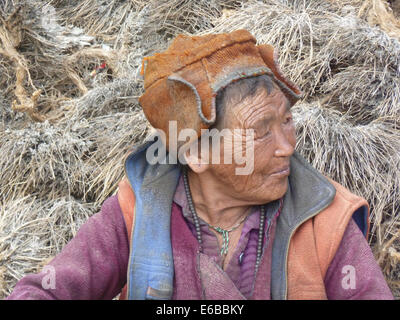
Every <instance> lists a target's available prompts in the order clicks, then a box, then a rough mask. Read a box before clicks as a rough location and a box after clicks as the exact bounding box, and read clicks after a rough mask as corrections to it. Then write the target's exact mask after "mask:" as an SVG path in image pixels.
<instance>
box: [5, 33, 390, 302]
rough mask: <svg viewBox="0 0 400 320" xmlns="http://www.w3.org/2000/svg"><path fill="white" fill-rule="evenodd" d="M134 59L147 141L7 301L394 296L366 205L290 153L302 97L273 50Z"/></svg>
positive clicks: (178, 48) (237, 46)
mask: <svg viewBox="0 0 400 320" xmlns="http://www.w3.org/2000/svg"><path fill="white" fill-rule="evenodd" d="M144 62H145V63H146V65H145V66H144V67H145V68H143V69H145V70H144V84H145V92H144V94H143V95H142V97H141V98H140V104H141V106H142V107H143V110H144V112H145V115H146V117H147V119H148V120H149V122H150V123H151V124H152V126H153V127H155V128H156V129H158V132H159V134H158V135H156V136H155V137H156V138H157V139H155V140H156V141H154V139H153V140H150V141H148V142H146V143H145V144H143V145H142V146H140V147H138V148H136V149H135V150H134V151H133V152H132V153H130V154H129V155H128V157H127V158H126V159H125V173H126V177H125V178H124V179H123V180H122V181H121V183H120V184H119V190H118V194H117V195H115V196H112V197H110V198H109V199H107V200H106V201H105V203H104V204H103V206H102V209H101V211H100V212H99V213H97V214H95V215H94V216H93V217H91V218H90V219H89V220H88V221H87V222H86V223H85V224H84V225H83V226H82V227H81V229H80V230H79V232H78V234H77V235H76V236H75V238H73V239H72V240H71V241H70V242H69V243H68V244H67V245H66V247H65V248H64V249H63V250H62V252H61V253H59V254H58V255H57V256H56V257H55V258H54V259H53V260H52V261H51V262H50V263H49V265H48V266H46V268H45V270H46V271H43V272H41V273H39V274H35V275H28V276H26V277H24V278H23V279H22V280H20V281H19V282H18V284H17V285H16V287H15V289H14V291H13V293H12V294H11V295H10V296H9V299H112V298H114V297H115V296H116V295H118V294H119V293H120V292H121V290H122V294H121V297H122V298H127V299H392V298H393V296H392V294H391V292H390V290H389V288H388V286H387V284H386V282H385V280H384V277H383V275H382V272H381V270H380V268H379V266H378V265H377V263H376V261H375V260H374V257H373V254H372V252H371V250H370V248H369V246H368V242H367V240H366V237H367V236H368V229H369V222H368V212H369V208H368V204H367V202H366V201H365V200H364V199H363V198H361V197H358V196H356V195H354V194H352V193H351V192H350V191H349V190H347V189H345V188H344V187H343V186H341V185H340V184H338V183H336V182H334V181H332V180H331V179H329V178H327V177H325V176H323V175H322V174H321V173H319V172H318V171H316V170H315V169H314V168H312V167H311V166H310V165H309V164H308V163H307V162H306V161H305V160H304V159H303V158H302V157H301V156H300V155H299V154H298V153H297V152H296V151H295V145H296V137H295V128H294V123H293V119H292V115H291V111H290V108H291V107H292V106H293V104H294V103H296V101H297V100H298V99H299V98H300V97H301V92H300V90H299V89H298V88H297V87H296V86H295V85H294V84H293V83H291V82H290V81H288V80H287V79H286V78H285V77H284V76H283V75H282V73H281V72H280V70H279V67H278V65H277V63H276V57H275V55H274V51H273V48H272V47H271V46H269V45H258V46H257V45H256V40H255V38H254V37H253V36H252V35H251V34H249V33H248V32H247V31H245V30H238V31H235V32H232V33H229V34H216V35H207V36H199V37H188V36H178V37H177V38H176V39H175V40H174V41H173V42H172V44H171V46H170V47H169V48H168V49H167V50H166V51H165V52H163V53H161V54H156V55H154V56H152V57H148V58H146V59H145V61H144ZM171 124H174V126H175V127H174V126H171ZM171 128H174V130H172V131H171ZM188 129H190V130H191V132H194V133H195V137H194V139H193V137H192V138H191V139H189V141H186V143H183V142H182V141H180V140H179V138H178V139H177V136H178V134H180V133H182V132H184V131H185V130H188ZM205 129H213V130H214V133H215V132H217V133H218V132H220V131H223V130H225V132H231V133H233V134H232V135H231V137H232V138H235V139H234V140H235V142H234V143H229V141H228V140H225V139H224V141H223V142H222V143H220V142H221V141H220V140H221V139H219V138H221V137H222V136H218V134H217V139H211V138H213V135H209V136H208V138H207V139H203V137H204V132H206V131H205ZM186 132H187V131H186ZM214 136H215V134H214ZM198 138H199V140H197V139H198ZM236 138H237V139H236ZM200 140H201V141H202V143H201V144H199V143H198V141H200ZM209 140H212V143H211V146H207V145H206V144H203V142H204V141H209ZM160 141H161V144H160ZM238 141H239V142H238ZM243 141H244V142H243ZM216 142H218V143H216ZM248 142H250V143H248ZM155 146H157V147H155ZM160 146H164V150H167V151H168V157H161V158H162V159H161V158H160V157H159V156H160V155H162V153H163V148H161V147H160ZM193 146H195V147H193ZM238 146H240V147H241V148H239V151H237V150H236V147H238ZM150 150H151V152H149V151H150ZM243 152H244V153H247V154H250V157H247V156H246V162H248V161H251V165H250V166H249V168H250V170H248V171H247V172H245V173H243V172H242V173H240V174H239V173H238V171H237V169H238V167H243V166H242V164H243V162H242V163H241V164H239V163H237V161H233V162H229V161H224V159H226V158H225V155H226V154H229V153H231V155H235V156H237V155H239V156H242V155H243ZM211 153H212V154H213V155H215V154H217V155H219V156H220V157H219V160H220V161H219V162H218V163H216V162H215V161H210V159H211V156H210V154H211ZM171 155H173V156H171ZM155 157H156V158H157V157H159V158H158V159H159V160H160V159H161V160H160V161H154V158H155ZM178 158H179V159H180V162H176V161H173V160H174V159H175V160H176V159H178ZM235 159H236V157H235ZM171 160H172V161H171ZM182 162H183V163H182ZM247 164H248V163H246V165H247ZM51 284H52V285H51Z"/></svg>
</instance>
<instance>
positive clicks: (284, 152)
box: [209, 87, 296, 204]
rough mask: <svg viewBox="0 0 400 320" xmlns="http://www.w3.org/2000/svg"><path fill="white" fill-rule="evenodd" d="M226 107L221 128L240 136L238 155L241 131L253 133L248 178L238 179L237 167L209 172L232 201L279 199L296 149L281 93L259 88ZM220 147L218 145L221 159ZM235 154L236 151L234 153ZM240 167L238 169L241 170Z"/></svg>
mask: <svg viewBox="0 0 400 320" xmlns="http://www.w3.org/2000/svg"><path fill="white" fill-rule="evenodd" d="M231 103H232V104H231V105H230V106H226V108H225V110H227V113H226V115H225V118H224V122H223V126H224V127H225V128H227V129H231V130H232V131H234V130H233V129H242V130H240V131H239V130H237V131H239V132H241V133H239V134H242V135H243V137H242V139H238V141H240V140H241V141H243V142H242V143H241V145H242V150H241V151H242V154H243V155H244V154H245V153H246V152H251V150H250V151H249V150H246V143H245V141H246V140H245V139H246V138H245V134H244V133H245V130H243V129H253V130H254V131H253V132H254V146H253V149H254V168H253V170H252V172H251V173H250V174H247V175H238V174H236V171H235V169H236V168H237V167H238V165H237V164H235V163H232V164H224V163H223V162H222V164H213V165H210V167H209V170H210V171H211V172H212V174H213V176H215V178H216V179H218V180H219V181H220V182H221V183H222V184H223V185H226V186H229V190H230V191H229V192H230V193H231V195H232V196H233V197H235V198H236V199H243V200H245V201H252V202H254V203H257V204H262V203H267V202H270V201H273V200H276V199H279V198H280V197H282V196H283V195H284V194H285V192H286V190H287V187H288V175H289V170H290V168H289V164H290V157H291V156H292V154H293V152H294V148H295V145H296V136H295V126H294V122H293V119H292V114H291V112H290V110H289V102H288V100H287V98H286V97H285V96H284V94H283V93H282V91H280V90H279V89H277V88H275V89H274V90H273V91H272V92H271V93H270V94H269V95H268V93H267V90H266V89H264V88H262V87H260V88H259V89H258V90H257V91H256V93H255V95H253V96H248V97H246V98H245V99H243V100H242V101H240V102H237V103H235V102H234V101H232V102H231ZM223 149H224V143H221V150H220V151H221V159H223V152H224V151H223ZM234 152H236V151H234ZM243 166H244V165H242V166H240V165H239V167H243Z"/></svg>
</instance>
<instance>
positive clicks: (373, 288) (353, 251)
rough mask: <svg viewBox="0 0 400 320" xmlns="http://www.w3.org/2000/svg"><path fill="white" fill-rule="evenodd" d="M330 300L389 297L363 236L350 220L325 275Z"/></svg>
mask: <svg viewBox="0 0 400 320" xmlns="http://www.w3.org/2000/svg"><path fill="white" fill-rule="evenodd" d="M325 287H326V293H327V296H328V299H331V300H393V295H392V293H391V291H390V289H389V287H388V285H387V283H386V281H385V278H384V277H383V274H382V271H381V269H380V267H379V265H378V263H377V262H376V260H375V258H374V255H373V253H372V250H371V248H370V246H369V245H368V242H367V240H366V239H365V237H364V235H363V234H362V232H361V231H360V229H359V228H358V226H357V225H356V223H355V222H354V221H353V219H351V220H350V222H349V224H348V226H347V229H346V231H345V233H344V236H343V239H342V242H341V244H340V246H339V249H338V251H337V252H336V255H335V257H334V258H333V260H332V262H331V264H330V266H329V268H328V270H327V273H326V275H325Z"/></svg>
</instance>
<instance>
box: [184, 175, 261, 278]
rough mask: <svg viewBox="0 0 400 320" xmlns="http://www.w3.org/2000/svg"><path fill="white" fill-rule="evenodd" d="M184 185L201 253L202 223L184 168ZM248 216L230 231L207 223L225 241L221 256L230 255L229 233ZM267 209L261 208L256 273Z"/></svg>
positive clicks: (259, 259)
mask: <svg viewBox="0 0 400 320" xmlns="http://www.w3.org/2000/svg"><path fill="white" fill-rule="evenodd" d="M183 184H184V186H185V192H186V198H187V200H188V204H189V209H190V211H191V213H192V216H193V222H194V226H195V230H196V236H197V241H198V243H199V246H200V252H203V240H202V236H201V230H200V222H199V217H198V215H197V213H196V209H195V206H194V204H193V198H192V194H191V192H190V187H189V181H188V176H187V169H186V168H184V170H183ZM246 218H247V216H246V217H244V219H242V220H241V221H240V222H238V223H237V224H236V225H234V226H233V227H231V228H230V229H229V230H225V229H222V228H220V227H214V226H212V225H210V224H208V223H207V225H208V226H209V227H211V228H213V229H214V230H215V231H217V232H218V233H221V234H222V239H223V244H222V248H221V252H220V254H221V256H222V255H226V254H227V253H228V245H229V232H231V231H233V230H235V229H236V228H238V227H239V226H240V225H241V224H242V223H243V221H244V220H246ZM264 222H265V207H264V206H261V215H260V227H259V231H258V242H257V257H256V266H255V272H257V269H258V266H259V264H260V261H261V255H262V245H263V240H264V225H265V223H264Z"/></svg>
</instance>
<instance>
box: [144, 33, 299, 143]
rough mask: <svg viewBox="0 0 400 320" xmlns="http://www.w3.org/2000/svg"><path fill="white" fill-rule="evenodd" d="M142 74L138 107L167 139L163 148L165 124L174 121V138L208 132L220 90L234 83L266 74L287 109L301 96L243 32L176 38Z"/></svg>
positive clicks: (269, 53)
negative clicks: (184, 131) (286, 101)
mask: <svg viewBox="0 0 400 320" xmlns="http://www.w3.org/2000/svg"><path fill="white" fill-rule="evenodd" d="M145 63H146V66H144V64H145ZM143 69H144V70H143ZM143 71H144V72H143ZM142 73H143V74H144V88H145V92H144V94H143V95H142V96H141V97H140V98H139V103H140V105H141V106H142V108H143V111H144V113H145V115H146V117H147V119H148V120H149V122H150V123H151V125H152V126H153V127H154V128H157V129H161V130H163V131H164V132H165V133H166V134H167V142H168V124H169V121H172V120H175V121H177V125H178V128H177V129H178V132H180V131H179V130H182V129H186V128H191V129H194V130H196V132H197V133H198V136H200V132H201V129H206V128H209V127H210V126H211V125H212V124H213V123H214V122H215V120H216V110H215V97H216V95H217V93H218V90H220V89H222V88H224V87H226V86H227V85H228V84H229V83H231V82H233V81H236V80H239V79H242V78H248V77H254V76H258V75H262V74H268V75H269V76H270V77H271V78H272V79H273V80H274V81H275V83H276V84H277V85H278V86H279V87H280V89H281V90H282V92H283V93H284V94H285V95H286V97H287V98H288V99H289V101H290V103H291V105H293V104H295V103H296V101H297V100H298V99H299V98H300V97H301V95H302V93H301V91H300V89H299V88H298V87H297V86H296V85H295V84H293V83H292V82H290V81H289V80H287V79H286V78H285V77H284V75H283V74H282V73H281V71H280V69H279V66H278V63H277V56H276V54H274V48H273V47H272V46H270V45H267V44H264V45H258V46H257V45H256V39H255V38H254V37H253V36H252V35H251V34H250V33H249V32H248V31H246V30H237V31H234V32H231V33H222V34H210V35H205V36H194V37H190V36H185V35H179V36H177V37H176V38H175V39H174V41H173V42H172V43H171V45H170V46H169V48H168V49H167V50H166V51H164V52H162V53H156V54H155V55H154V56H150V57H146V58H144V59H143V66H142Z"/></svg>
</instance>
